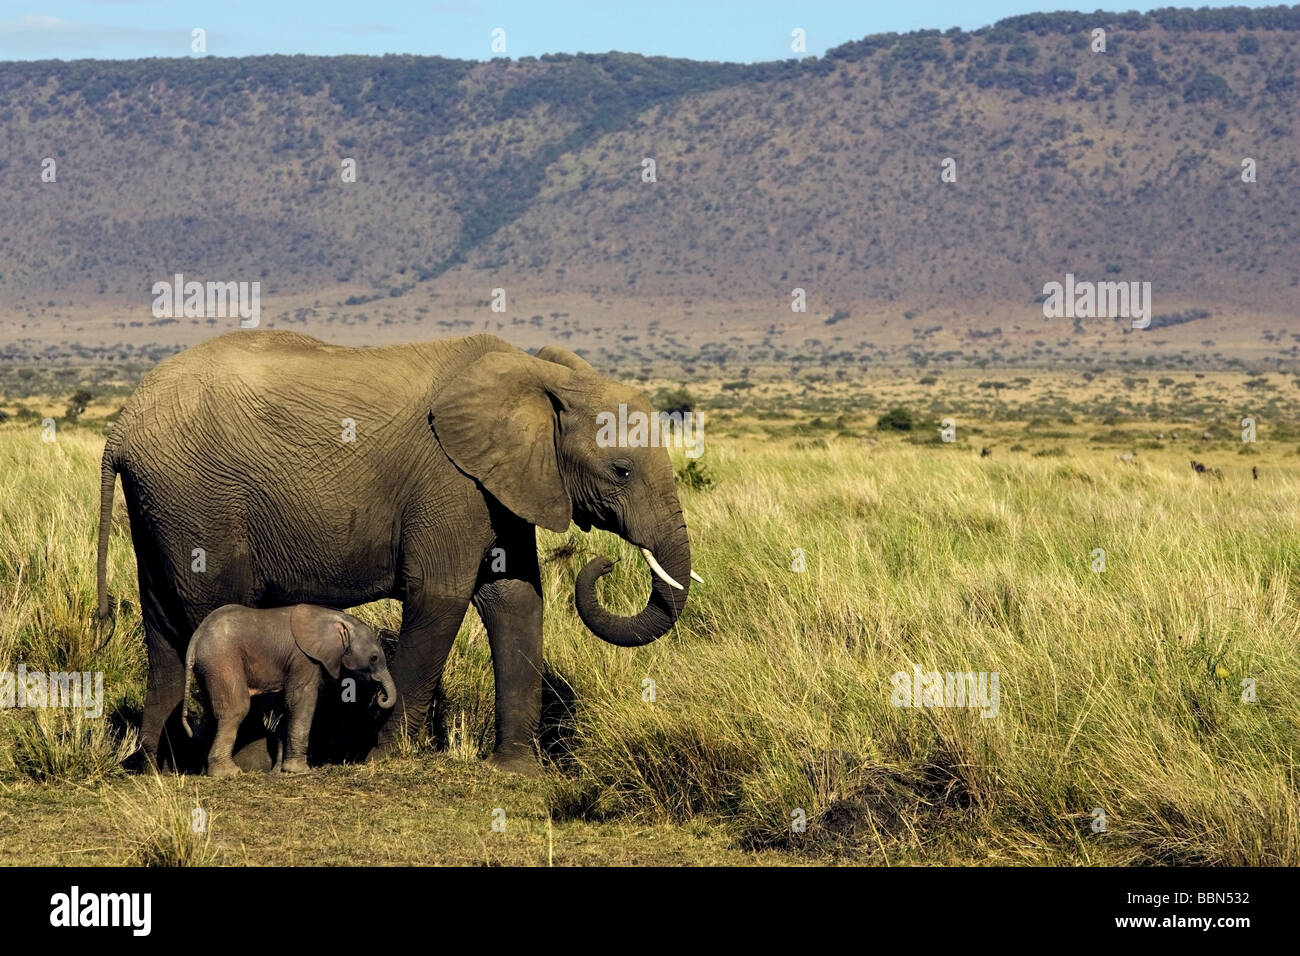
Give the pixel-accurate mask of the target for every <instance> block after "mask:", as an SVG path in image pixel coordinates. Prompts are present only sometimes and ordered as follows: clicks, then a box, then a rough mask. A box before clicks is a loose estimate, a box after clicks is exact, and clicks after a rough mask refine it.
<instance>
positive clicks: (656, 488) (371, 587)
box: [98, 330, 691, 772]
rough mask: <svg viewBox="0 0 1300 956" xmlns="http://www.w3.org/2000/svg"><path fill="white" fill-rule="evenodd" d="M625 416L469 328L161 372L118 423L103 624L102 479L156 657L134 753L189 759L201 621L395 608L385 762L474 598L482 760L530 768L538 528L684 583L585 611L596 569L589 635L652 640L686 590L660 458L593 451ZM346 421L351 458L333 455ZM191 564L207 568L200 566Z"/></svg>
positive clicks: (227, 355) (196, 352)
mask: <svg viewBox="0 0 1300 956" xmlns="http://www.w3.org/2000/svg"><path fill="white" fill-rule="evenodd" d="M619 404H626V405H627V406H628V410H629V411H643V412H646V413H648V412H649V411H650V405H649V403H648V401H647V400H646V398H645V396H644V395H643V394H642V393H640V392H638V391H636V390H633V389H630V388H627V387H625V386H622V385H620V384H618V383H616V382H612V381H610V380H608V379H605V378H602V377H601V376H599V375H597V374H596V373H595V371H594V370H593V369H592V368H591V366H590V365H588V364H587V363H586V362H584V361H583V360H582V359H581V358H579V357H578V356H576V355H574V354H573V353H571V352H567V351H565V350H564V349H559V348H555V347H554V346H548V347H546V348H544V349H542V351H541V352H540V353H539V354H538V355H537V356H536V357H533V356H529V355H527V354H526V353H524V352H522V351H520V350H519V349H516V348H514V347H513V346H511V345H509V344H508V343H506V342H504V341H502V340H501V339H499V338H497V337H496V336H493V335H486V334H480V335H472V336H468V337H465V338H457V339H447V340H443V341H437V342H427V343H417V344H412V345H404V346H395V347H391V348H374V349H369V348H343V347H339V346H331V345H326V344H324V343H322V342H319V341H317V340H315V339H312V338H309V337H308V336H305V335H299V334H297V333H292V332H281V331H269V330H268V331H243V332H236V333H233V334H231V335H225V336H221V337H219V338H216V339H212V340H210V341H208V342H205V343H203V344H202V345H198V346H195V347H194V348H191V349H188V350H186V351H184V352H182V353H180V354H179V355H176V356H173V357H172V358H170V359H167V360H166V361H164V362H162V363H160V364H159V365H158V366H157V367H156V368H155V369H154V370H153V371H151V372H150V373H149V374H148V375H147V376H146V377H145V379H144V380H143V381H142V382H141V383H140V385H139V387H138V388H137V389H136V391H135V393H134V394H133V395H132V396H131V398H130V400H129V401H128V402H127V404H126V406H125V407H124V408H123V410H122V413H121V415H120V416H119V418H118V420H117V422H116V423H115V424H114V427H113V430H112V432H111V433H110V435H109V438H108V442H107V444H106V446H105V449H104V458H103V465H102V469H101V486H100V528H99V568H98V570H99V613H100V616H101V618H107V617H108V616H109V603H108V591H107V583H106V572H105V559H106V555H107V548H108V535H109V530H110V526H111V521H112V506H113V485H114V482H115V476H116V475H117V474H120V475H121V476H122V488H123V493H124V495H125V497H126V502H127V511H128V513H129V515H130V518H131V538H132V543H133V546H134V548H135V555H136V564H137V567H138V573H139V585H140V611H141V616H142V618H143V623H144V633H145V641H146V645H147V650H148V656H149V669H148V686H147V691H146V697H145V705H144V718H143V721H142V727H141V733H140V737H141V743H142V750H143V753H144V755H145V757H147V759H148V760H149V762H150V763H155V764H156V763H157V762H158V761H159V756H160V753H161V756H162V762H163V763H164V764H166V763H171V764H173V765H180V766H183V765H184V763H185V762H186V761H185V757H186V756H187V755H179V756H178V755H177V753H176V752H175V751H176V748H177V745H178V744H179V743H181V742H183V741H184V739H185V738H184V735H183V734H182V733H180V732H179V724H178V722H177V720H176V715H177V711H178V705H179V704H180V699H181V691H182V682H183V676H184V674H183V672H184V666H183V661H184V657H185V648H186V646H187V644H188V642H189V638H190V635H191V634H192V633H193V631H194V628H195V627H196V626H197V625H198V623H199V622H200V621H201V620H203V618H204V617H206V616H207V615H208V614H209V613H210V612H211V611H213V610H214V609H216V608H218V607H220V606H221V605H223V604H244V605H248V606H250V607H279V606H283V605H289V604H298V603H313V604H322V605H327V606H331V607H355V606H357V605H359V604H363V603H366V602H368V601H374V600H378V599H380V598H396V599H397V600H399V601H401V602H402V626H401V632H400V635H399V638H398V645H397V651H396V656H395V658H394V660H393V663H392V669H393V677H394V679H395V681H396V684H397V690H398V697H399V700H398V706H397V708H396V709H395V710H394V711H393V712H392V718H393V719H387V720H385V722H384V723H383V725H382V726H381V727H378V728H377V730H376V733H377V734H378V738H377V742H378V748H379V750H380V751H383V750H386V749H389V748H390V747H391V746H392V744H393V743H394V741H395V739H396V736H397V735H398V734H400V733H401V732H403V730H404V729H405V728H408V727H409V728H418V727H420V726H421V725H423V723H424V722H425V721H426V719H427V718H428V717H429V715H430V708H431V707H433V706H434V702H435V701H437V700H438V699H439V698H440V696H441V694H440V691H441V681H442V673H443V668H444V665H445V663H446V660H447V655H448V653H449V651H450V650H451V646H452V642H453V640H454V639H455V636H456V632H457V629H458V628H459V627H460V624H461V621H462V619H463V618H464V616H465V613H466V610H467V609H468V608H469V606H470V605H471V604H472V605H473V606H474V608H475V610H476V611H477V612H478V614H479V616H480V617H481V618H482V620H483V624H484V626H485V628H486V630H487V635H488V642H489V645H490V647H491V651H492V666H493V672H494V676H495V681H496V735H497V739H496V748H495V751H494V754H493V757H492V760H493V762H494V763H495V764H497V765H498V766H503V767H506V768H508V769H512V770H519V771H523V772H530V771H532V770H534V769H535V756H534V754H535V748H534V738H535V735H536V731H537V725H538V720H539V718H540V714H541V697H542V681H541V666H542V588H541V575H540V572H539V570H538V563H537V546H536V541H535V533H534V527H535V526H537V525H540V526H542V527H544V528H548V529H550V530H552V531H561V532H562V531H565V530H566V529H567V528H568V527H569V524H570V521H573V522H576V523H577V525H578V526H579V527H580V528H581V529H582V530H583V531H588V530H590V529H591V528H593V527H595V528H599V529H602V530H605V531H610V532H613V533H614V534H617V535H619V536H620V537H622V538H623V539H625V540H626V541H628V542H630V543H631V544H633V545H636V546H637V547H639V548H646V549H649V550H650V551H651V552H653V554H654V555H655V556H656V557H657V558H658V561H659V563H660V564H661V565H662V567H663V569H664V570H665V571H666V573H667V574H668V575H669V576H670V577H672V578H673V579H674V580H675V581H676V582H678V583H679V584H680V585H681V586H680V587H677V588H674V587H672V586H670V585H669V584H667V583H665V582H664V581H663V580H662V579H660V578H658V577H655V576H654V575H653V574H651V575H650V582H651V590H650V595H649V598H648V600H647V602H646V605H645V607H644V609H643V610H642V611H640V612H639V613H636V614H633V615H630V616H619V615H615V614H612V613H610V612H609V611H607V610H606V609H605V608H604V607H603V606H601V604H600V602H599V600H598V598H597V596H596V582H597V580H598V579H599V577H600V576H601V575H603V574H605V573H607V572H608V570H609V568H610V565H609V562H608V561H607V560H605V559H604V558H593V559H592V560H591V561H590V562H589V563H588V564H587V566H586V567H585V568H583V569H582V571H581V573H580V574H579V575H578V577H577V581H576V584H575V591H574V599H575V602H576V605H577V610H578V613H579V615H580V617H581V618H582V620H583V622H584V623H585V624H586V626H587V627H588V628H589V629H591V630H592V632H593V633H595V634H596V636H598V637H600V638H601V639H602V640H605V641H608V642H610V643H612V644H617V645H620V646H625V647H635V646H639V645H642V644H647V643H649V642H650V641H653V640H655V639H656V638H658V637H659V636H661V635H662V634H664V633H666V632H667V631H668V630H669V629H670V628H671V627H672V626H673V624H674V623H675V622H676V620H677V618H678V615H679V614H680V613H681V611H682V608H683V607H684V606H685V604H686V599H687V596H688V594H689V591H690V585H691V581H690V572H691V549H690V542H689V540H688V537H687V532H686V524H685V522H684V520H683V518H682V510H681V505H680V503H679V502H678V499H677V493H676V487H675V483H674V476H673V469H672V463H671V461H670V460H669V457H668V453H667V451H666V450H665V449H663V448H655V447H639V448H625V447H608V448H605V447H600V446H599V445H598V443H597V440H596V435H597V431H598V428H597V419H596V416H597V415H598V414H599V413H600V412H610V413H616V412H617V410H618V406H619ZM344 420H351V421H352V422H353V423H354V424H355V433H356V434H355V441H345V440H344V429H345V428H346V426H345V425H344ZM198 548H202V549H203V550H204V554H205V560H206V569H205V570H204V571H202V572H196V571H194V570H193V562H194V561H195V558H194V557H193V553H194V550H195V549H198ZM502 559H503V560H504V570H502ZM647 573H649V572H647ZM385 716H386V715H380V718H381V719H383V718H384V717H385ZM435 716H438V717H440V716H441V714H438V713H436V711H435ZM188 756H192V755H188Z"/></svg>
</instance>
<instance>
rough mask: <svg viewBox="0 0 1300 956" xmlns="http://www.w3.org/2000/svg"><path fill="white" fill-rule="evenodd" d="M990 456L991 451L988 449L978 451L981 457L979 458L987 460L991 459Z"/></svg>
mask: <svg viewBox="0 0 1300 956" xmlns="http://www.w3.org/2000/svg"><path fill="white" fill-rule="evenodd" d="M992 455H993V452H992V450H990V449H988V448H981V449H980V457H981V458H989V457H991V456H992Z"/></svg>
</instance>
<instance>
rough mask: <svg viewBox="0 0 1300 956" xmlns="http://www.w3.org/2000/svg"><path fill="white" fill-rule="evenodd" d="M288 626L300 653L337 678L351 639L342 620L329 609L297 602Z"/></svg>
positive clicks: (290, 613) (291, 612) (290, 615)
mask: <svg viewBox="0 0 1300 956" xmlns="http://www.w3.org/2000/svg"><path fill="white" fill-rule="evenodd" d="M289 629H290V630H291V631H293V640H294V643H295V644H297V645H298V647H299V648H300V649H301V650H302V652H303V653H304V654H306V655H307V656H308V657H310V658H311V659H312V660H314V661H315V662H316V663H317V664H320V666H321V667H323V668H325V670H327V671H328V672H329V675H330V677H332V678H334V679H335V680H337V679H338V676H339V665H340V664H341V663H342V662H343V655H344V654H345V653H346V652H347V649H348V644H349V643H350V640H351V635H350V634H348V626H347V624H346V623H344V621H343V619H342V618H341V617H340V616H339V615H338V614H336V613H335V612H334V611H331V610H329V609H328V608H323V607H317V606H316V605H314V604H299V605H297V606H296V607H295V608H294V609H293V610H292V611H290V612H289Z"/></svg>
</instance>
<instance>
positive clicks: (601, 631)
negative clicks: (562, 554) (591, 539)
mask: <svg viewBox="0 0 1300 956" xmlns="http://www.w3.org/2000/svg"><path fill="white" fill-rule="evenodd" d="M647 550H649V552H650V553H651V554H652V555H653V556H654V558H655V559H656V560H657V561H658V563H659V565H660V566H661V570H662V571H664V572H665V573H666V574H667V576H668V577H670V578H672V581H673V583H680V585H681V586H680V587H673V584H672V583H669V582H668V581H666V580H664V578H663V577H662V576H661V575H659V574H656V573H655V572H654V571H653V570H651V571H650V585H651V586H650V597H649V599H648V600H647V601H646V606H645V608H644V609H642V610H641V611H640V612H639V613H637V614H633V615H629V616H626V617H624V616H621V615H617V614H613V613H611V612H610V611H609V610H607V609H606V608H605V606H604V605H603V604H601V603H600V599H599V598H598V597H597V596H596V582H597V581H598V580H600V578H601V577H603V576H604V575H606V574H608V573H609V571H610V569H611V568H613V566H614V565H613V562H611V561H610V560H609V559H608V558H592V559H591V560H590V561H589V562H587V564H586V566H585V567H583V569H582V570H581V571H579V572H578V580H577V582H576V583H575V585H574V589H573V600H574V604H575V605H576V606H577V608H578V616H579V617H580V618H582V623H583V624H585V625H587V627H588V629H590V631H591V632H592V633H593V634H595V635H596V636H597V637H599V638H600V639H601V640H602V641H605V642H606V643H609V644H614V645H616V646H618V647H641V646H642V645H645V644H649V643H650V642H651V641H654V640H657V639H658V638H660V637H662V636H663V635H664V634H666V633H668V631H669V630H670V629H671V628H672V626H673V625H674V624H675V623H677V618H678V616H679V615H680V614H681V613H682V608H684V607H685V606H686V597H687V595H688V594H689V593H690V589H691V545H690V540H689V539H688V538H687V535H686V526H685V525H682V526H681V527H680V528H679V529H678V530H677V531H675V532H673V533H672V534H670V535H668V536H666V537H665V538H662V539H660V541H658V542H656V544H655V546H654V547H651V548H649V549H647Z"/></svg>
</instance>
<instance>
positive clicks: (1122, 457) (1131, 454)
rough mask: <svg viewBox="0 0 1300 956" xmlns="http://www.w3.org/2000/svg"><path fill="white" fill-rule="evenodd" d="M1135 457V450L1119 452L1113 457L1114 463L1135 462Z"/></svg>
mask: <svg viewBox="0 0 1300 956" xmlns="http://www.w3.org/2000/svg"><path fill="white" fill-rule="evenodd" d="M1137 456H1138V453H1137V449H1136V448H1135V449H1133V450H1132V451H1122V452H1120V453H1119V454H1117V455H1116V456H1115V460H1116V461H1137Z"/></svg>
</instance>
